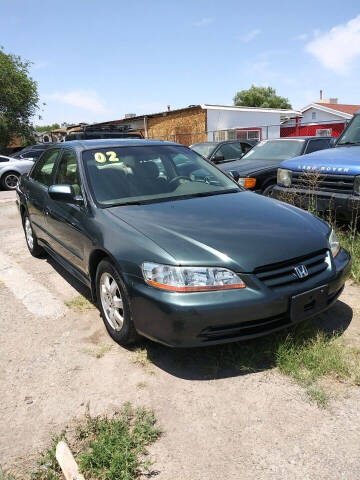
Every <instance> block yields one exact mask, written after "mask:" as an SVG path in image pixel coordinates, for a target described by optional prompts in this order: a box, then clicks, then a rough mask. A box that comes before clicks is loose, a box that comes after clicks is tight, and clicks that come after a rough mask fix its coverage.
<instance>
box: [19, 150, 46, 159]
mask: <svg viewBox="0 0 360 480" xmlns="http://www.w3.org/2000/svg"><path fill="white" fill-rule="evenodd" d="M42 153H43V150H29V151H28V152H26V153H24V154H23V155H21V158H39V157H40V155H41V154H42Z"/></svg>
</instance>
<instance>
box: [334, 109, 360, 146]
mask: <svg viewBox="0 0 360 480" xmlns="http://www.w3.org/2000/svg"><path fill="white" fill-rule="evenodd" d="M358 143H360V115H355V117H354V120H353V121H352V122H351V123H350V125H349V127H348V129H347V130H346V131H345V132H344V134H343V136H342V137H341V139H340V140H339V141H338V143H337V145H349V144H350V145H351V144H355V145H356V144H358Z"/></svg>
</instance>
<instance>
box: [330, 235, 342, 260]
mask: <svg viewBox="0 0 360 480" xmlns="http://www.w3.org/2000/svg"><path fill="white" fill-rule="evenodd" d="M329 246H330V250H331V253H332V256H333V258H335V257H336V255H337V254H338V253H339V250H340V243H339V240H338V238H337V236H336V233H335V232H334V230H331V233H330V236H329Z"/></svg>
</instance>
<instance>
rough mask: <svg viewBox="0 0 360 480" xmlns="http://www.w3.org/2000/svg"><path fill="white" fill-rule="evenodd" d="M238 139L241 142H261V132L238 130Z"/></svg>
mask: <svg viewBox="0 0 360 480" xmlns="http://www.w3.org/2000/svg"><path fill="white" fill-rule="evenodd" d="M237 138H238V139H241V140H260V139H261V138H260V130H238V131H237Z"/></svg>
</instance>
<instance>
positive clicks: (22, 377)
mask: <svg viewBox="0 0 360 480" xmlns="http://www.w3.org/2000/svg"><path fill="white" fill-rule="evenodd" d="M13 198H14V195H13V193H10V194H9V193H7V192H0V305H1V309H0V329H1V331H0V379H1V380H0V398H1V403H0V431H1V432H2V434H1V437H0V464H1V465H2V466H3V467H6V468H9V469H12V470H13V471H15V472H17V473H18V474H20V475H21V478H27V477H26V475H25V473H24V472H25V471H28V470H29V468H31V467H32V466H33V464H34V462H35V459H36V457H37V455H38V452H39V451H40V450H41V449H43V448H44V447H45V446H46V445H47V444H48V443H49V440H50V436H51V435H52V434H54V433H59V432H60V431H61V429H62V428H63V427H64V426H66V425H69V424H71V423H72V422H73V420H74V419H76V418H78V417H80V416H82V415H83V414H84V413H85V411H86V406H87V404H89V405H90V411H91V413H93V414H98V413H111V412H113V411H114V410H116V408H118V407H119V406H121V405H122V404H123V403H124V402H126V401H130V402H131V403H133V404H134V405H139V406H140V405H143V406H147V407H150V408H152V409H153V410H154V411H155V414H156V416H157V418H158V421H159V424H160V426H161V428H162V429H163V431H164V435H163V436H162V437H161V438H160V440H159V441H158V442H157V443H155V445H154V446H153V447H151V455H152V459H153V460H154V462H155V463H154V466H153V468H154V470H156V471H157V472H158V475H157V476H156V478H157V479H159V480H170V479H171V480H180V479H181V480H202V479H204V480H205V479H207V480H209V479H220V478H221V479H233V478H234V479H246V480H248V479H255V478H256V479H281V480H283V479H299V480H300V479H301V480H305V479H317V480H320V479H326V480H329V479H334V480H335V479H336V480H338V479H349V480H354V479H356V478H360V410H359V405H360V389H359V388H357V387H350V386H347V385H343V384H337V383H336V384H335V382H334V388H333V391H334V395H333V398H332V400H331V402H330V406H329V408H328V409H326V410H324V409H320V408H318V407H317V406H316V405H315V404H311V403H309V401H308V399H307V398H306V395H305V393H304V390H303V389H302V388H301V387H299V386H297V385H296V384H295V383H293V382H292V381H291V380H290V379H288V378H287V377H284V376H282V375H280V374H279V373H278V372H277V371H276V369H264V370H263V371H259V372H256V373H248V374H244V373H242V372H240V371H238V370H236V369H233V370H229V369H224V368H222V365H221V364H220V365H218V368H216V369H215V370H214V369H212V368H209V359H210V358H211V356H212V355H213V354H214V352H215V351H216V348H217V347H212V348H206V349H203V350H202V351H201V352H202V354H201V359H200V361H198V360H197V361H196V362H194V361H193V358H194V352H193V351H190V350H182V351H180V352H179V351H177V350H171V349H168V348H165V347H162V346H158V345H153V344H151V343H150V342H145V341H144V343H143V347H146V348H147V349H148V353H149V357H150V358H151V362H150V361H145V360H144V359H143V357H142V356H141V355H139V353H137V352H136V351H134V350H128V349H125V348H121V347H119V346H118V345H117V344H115V343H113V342H112V340H111V339H110V337H109V336H108V335H107V333H106V331H105V328H104V326H103V323H102V321H101V319H100V317H99V313H98V311H97V310H96V309H90V310H86V311H83V312H78V311H76V310H74V308H72V307H71V306H66V303H68V302H69V301H70V300H71V299H74V298H76V297H77V296H78V295H79V293H82V294H86V291H84V289H83V288H82V287H81V286H80V285H79V284H77V283H76V281H75V280H73V279H71V278H69V276H68V275H67V274H66V273H64V271H63V270H62V269H61V267H60V266H58V265H57V264H56V263H55V262H53V261H52V260H51V259H43V260H36V259H34V258H32V257H31V256H30V254H29V253H28V251H27V248H26V245H25V240H24V236H23V232H22V228H21V225H20V219H19V216H18V214H17V211H16V207H15V204H14V200H13ZM39 299H41V302H42V303H41V302H40V300H39ZM38 302H40V303H41V305H40V303H38ZM39 305H40V306H39ZM70 305H71V304H70ZM324 321H325V322H327V323H331V324H333V325H334V327H335V326H342V327H343V328H344V329H345V333H344V337H345V338H347V339H348V340H349V341H352V342H353V343H354V344H356V345H358V346H359V345H360V288H359V287H358V286H356V285H352V284H351V283H349V284H348V285H347V286H346V289H345V292H344V293H343V295H342V296H341V298H340V300H339V301H338V302H337V304H336V305H335V306H334V307H333V308H332V309H331V310H330V311H329V312H328V313H327V314H326V316H324V318H323V319H322V322H324ZM196 358H197V359H198V358H199V354H197V356H196Z"/></svg>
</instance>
